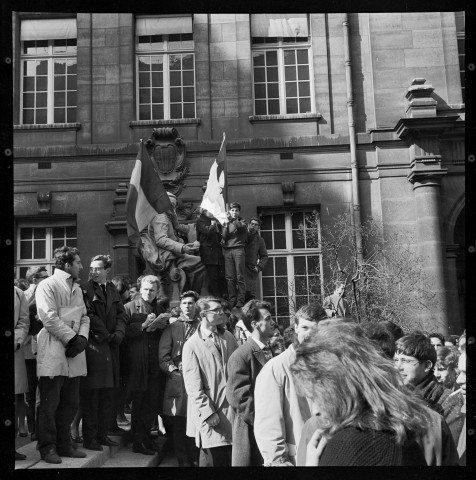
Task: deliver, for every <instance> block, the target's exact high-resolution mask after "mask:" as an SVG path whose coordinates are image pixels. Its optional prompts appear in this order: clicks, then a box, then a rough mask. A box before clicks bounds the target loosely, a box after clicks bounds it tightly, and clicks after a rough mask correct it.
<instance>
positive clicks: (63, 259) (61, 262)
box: [53, 245, 79, 270]
mask: <svg viewBox="0 0 476 480" xmlns="http://www.w3.org/2000/svg"><path fill="white" fill-rule="evenodd" d="M76 255H79V250H78V249H77V248H75V247H68V246H67V245H64V246H63V247H58V248H57V249H55V251H54V252H53V257H54V259H55V267H56V268H58V269H59V270H64V267H65V265H66V264H69V265H73V262H74V259H75V257H76Z"/></svg>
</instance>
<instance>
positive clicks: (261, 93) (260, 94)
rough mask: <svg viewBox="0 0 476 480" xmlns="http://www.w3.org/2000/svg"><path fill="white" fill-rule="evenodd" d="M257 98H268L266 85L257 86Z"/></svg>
mask: <svg viewBox="0 0 476 480" xmlns="http://www.w3.org/2000/svg"><path fill="white" fill-rule="evenodd" d="M255 98H266V85H265V84H264V83H259V84H257V85H255Z"/></svg>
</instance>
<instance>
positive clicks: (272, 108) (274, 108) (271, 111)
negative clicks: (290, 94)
mask: <svg viewBox="0 0 476 480" xmlns="http://www.w3.org/2000/svg"><path fill="white" fill-rule="evenodd" d="M279 113H280V112H279V100H269V101H268V115H279Z"/></svg>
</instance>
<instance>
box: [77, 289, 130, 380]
mask: <svg viewBox="0 0 476 480" xmlns="http://www.w3.org/2000/svg"><path fill="white" fill-rule="evenodd" d="M82 289H83V298H84V303H85V305H86V310H87V315H88V317H89V320H90V322H91V323H90V325H89V338H88V347H87V348H86V364H87V368H88V374H87V376H86V377H83V378H82V379H81V388H109V387H118V386H119V385H120V382H119V368H120V360H119V344H120V343H121V342H122V340H123V338H124V332H125V313H124V306H123V304H122V300H121V296H120V295H119V292H118V291H117V289H116V287H115V286H114V284H113V283H111V282H107V283H106V295H107V302H106V298H104V293H103V291H102V288H101V287H100V285H98V284H97V283H96V282H93V281H92V280H89V282H87V283H86V284H85V285H83V287H82ZM112 334H114V337H113V338H111V337H110V335H112Z"/></svg>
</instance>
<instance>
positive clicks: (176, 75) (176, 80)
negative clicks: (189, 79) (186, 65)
mask: <svg viewBox="0 0 476 480" xmlns="http://www.w3.org/2000/svg"><path fill="white" fill-rule="evenodd" d="M181 84H182V72H170V86H171V87H178V86H180V85H181Z"/></svg>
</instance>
